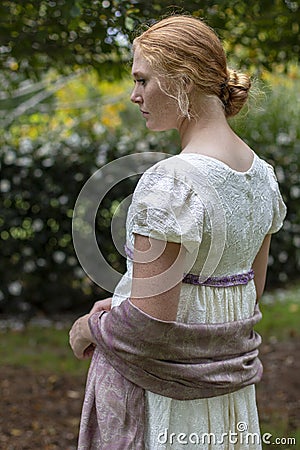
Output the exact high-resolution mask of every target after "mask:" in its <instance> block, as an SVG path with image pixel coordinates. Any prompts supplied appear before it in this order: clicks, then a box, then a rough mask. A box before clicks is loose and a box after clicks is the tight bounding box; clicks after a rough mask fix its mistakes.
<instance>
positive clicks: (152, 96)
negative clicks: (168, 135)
mask: <svg viewBox="0 0 300 450" xmlns="http://www.w3.org/2000/svg"><path fill="white" fill-rule="evenodd" d="M132 76H133V79H134V84H135V86H134V89H133V91H132V94H131V97H130V99H131V101H132V102H133V103H135V104H136V105H137V106H138V107H139V109H140V111H141V114H142V115H143V117H144V118H145V119H146V126H147V128H149V129H150V130H153V131H166V130H170V129H173V128H177V126H178V119H179V108H178V103H177V101H176V99H174V98H172V97H170V96H169V95H167V94H166V93H165V92H163V90H162V89H161V87H160V86H161V84H162V83H163V79H162V78H161V77H159V75H158V74H156V73H155V72H154V70H153V69H152V67H151V66H150V64H149V63H148V61H147V60H146V58H145V57H144V56H143V55H142V53H141V51H140V49H139V48H138V47H137V48H136V49H135V51H134V57H133V64H132Z"/></svg>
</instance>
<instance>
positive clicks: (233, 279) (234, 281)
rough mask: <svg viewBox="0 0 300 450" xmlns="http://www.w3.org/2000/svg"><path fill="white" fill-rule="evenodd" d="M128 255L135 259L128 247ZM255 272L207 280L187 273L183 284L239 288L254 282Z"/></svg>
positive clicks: (126, 247) (126, 250)
mask: <svg viewBox="0 0 300 450" xmlns="http://www.w3.org/2000/svg"><path fill="white" fill-rule="evenodd" d="M124 249H125V253H126V255H127V256H128V257H129V258H130V259H133V251H132V250H131V249H130V248H129V247H128V246H127V245H125V246H124ZM253 278H254V272H253V270H252V269H251V270H249V271H248V272H245V273H238V274H235V275H227V276H224V277H209V278H205V279H201V277H199V275H196V274H194V273H185V274H183V279H182V282H183V283H187V284H193V285H195V286H211V287H230V286H238V285H241V284H248V283H249V281H251V280H253Z"/></svg>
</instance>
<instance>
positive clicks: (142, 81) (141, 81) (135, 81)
mask: <svg viewBox="0 0 300 450" xmlns="http://www.w3.org/2000/svg"><path fill="white" fill-rule="evenodd" d="M134 83H141V84H142V86H144V85H145V83H146V80H144V79H143V78H140V79H138V80H134Z"/></svg>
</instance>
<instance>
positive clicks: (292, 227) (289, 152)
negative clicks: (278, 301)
mask: <svg viewBox="0 0 300 450" xmlns="http://www.w3.org/2000/svg"><path fill="white" fill-rule="evenodd" d="M268 78H270V79H271V81H272V84H271V85H269V87H268V85H265V87H263V89H264V91H265V100H264V101H261V103H260V104H254V105H253V108H252V110H250V112H249V113H248V114H247V115H246V116H244V117H243V115H242V116H241V117H240V118H237V119H236V120H234V121H233V122H232V124H233V127H234V128H235V129H236V131H237V132H238V133H239V134H240V135H241V136H242V137H243V138H244V139H245V140H246V141H247V142H248V144H249V145H250V146H251V147H252V148H253V149H254V151H256V152H257V153H258V154H259V155H260V156H261V157H262V158H264V159H266V160H267V161H268V162H270V164H272V165H273V166H274V167H275V171H276V175H277V178H278V181H279V185H280V190H281V192H282V195H283V198H284V201H285V203H286V204H287V208H288V212H287V216H286V220H285V222H284V226H283V229H282V230H280V231H279V232H278V233H277V234H275V235H274V236H273V238H272V243H271V256H270V260H269V266H270V270H269V272H268V279H267V285H268V287H269V288H272V287H274V286H277V285H278V284H282V283H286V282H290V281H291V280H293V279H297V278H299V269H300V211H299V197H300V126H299V114H300V103H299V94H298V92H299V86H300V82H299V79H296V80H294V79H293V78H292V77H290V78H289V77H283V76H282V75H281V76H273V77H272V76H269V77H268ZM262 92H263V91H262Z"/></svg>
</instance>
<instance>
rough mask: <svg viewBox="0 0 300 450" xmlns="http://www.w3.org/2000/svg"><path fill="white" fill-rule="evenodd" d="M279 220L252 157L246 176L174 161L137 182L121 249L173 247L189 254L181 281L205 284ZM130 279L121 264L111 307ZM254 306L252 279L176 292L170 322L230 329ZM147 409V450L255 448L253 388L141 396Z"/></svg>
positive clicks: (265, 174)
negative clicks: (138, 242)
mask: <svg viewBox="0 0 300 450" xmlns="http://www.w3.org/2000/svg"><path fill="white" fill-rule="evenodd" d="M285 213H286V208H285V205H284V203H283V201H282V198H281V195H280V192H279V189H278V184H277V180H276V178H275V174H274V171H273V168H272V167H271V166H270V165H268V164H267V163H266V162H265V161H263V160H262V159H260V158H259V157H258V156H257V155H256V154H255V153H253V163H252V166H251V168H250V169H249V170H248V171H247V172H237V171H235V170H232V169H231V168H230V167H228V166H227V165H226V164H224V163H222V162H221V161H219V160H217V159H214V158H211V157H208V156H203V155H199V154H195V153H181V154H180V155H177V156H173V157H170V158H168V159H166V160H163V161H161V162H159V163H157V164H155V165H154V166H153V167H151V168H150V169H148V170H147V171H146V172H145V173H144V174H143V176H142V177H141V179H140V180H139V183H138V185H137V187H136V189H135V192H134V195H133V198H132V203H131V206H130V208H129V210H128V215H127V225H126V227H127V228H126V245H127V247H128V251H129V252H130V251H132V249H133V247H134V233H138V234H141V235H145V236H151V237H153V238H156V239H163V240H167V241H171V242H180V243H181V244H182V245H184V247H185V248H186V250H187V253H186V254H187V258H186V267H185V269H186V270H185V272H188V273H193V274H197V275H199V274H202V275H204V277H205V278H207V276H212V277H224V276H229V275H235V274H243V273H246V272H248V271H249V270H250V269H251V265H252V263H253V260H254V257H255V255H256V254H257V252H258V250H259V249H260V246H261V244H262V242H263V239H264V237H265V235H266V234H268V233H274V232H276V231H278V230H279V229H280V227H281V226H282V222H283V219H284V216H285ZM131 276H132V261H131V259H130V258H129V257H128V258H127V272H126V273H125V275H124V276H123V277H122V279H121V281H120V282H119V284H118V286H117V288H116V289H115V292H114V295H113V302H112V305H113V306H116V305H118V304H120V303H121V302H122V301H123V300H124V299H125V298H127V297H129V296H130V290H131ZM255 302H256V292H255V286H254V281H253V280H251V281H250V282H248V283H247V284H245V285H238V286H231V287H211V286H201V285H200V286H198V285H192V284H186V283H183V284H182V288H181V293H180V301H179V307H178V314H177V320H178V321H181V322H187V323H188V322H198V323H216V322H226V321H232V320H238V319H242V318H246V317H249V316H251V315H252V314H253V310H254V305H255ZM137 345H138V343H137ZM162 345H163V343H162ZM146 407H147V418H146V420H147V433H146V436H145V448H146V449H147V450H162V449H173V450H177V449H191V450H192V449H195V448H199V449H201V450H208V449H219V450H225V449H226V450H229V449H232V450H233V449H234V450H239V449H243V450H244V449H255V450H257V449H261V443H260V438H259V436H260V431H259V420H258V414H257V406H256V398H255V386H254V385H251V386H248V387H246V388H244V389H241V390H239V391H237V392H235V393H232V394H226V395H222V396H219V397H214V398H208V399H199V400H191V401H190V400H189V401H179V400H174V399H170V398H167V397H163V396H161V395H157V394H153V393H151V392H148V391H146ZM235 433H236V434H235ZM252 435H253V436H252ZM132 450H134V449H132Z"/></svg>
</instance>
